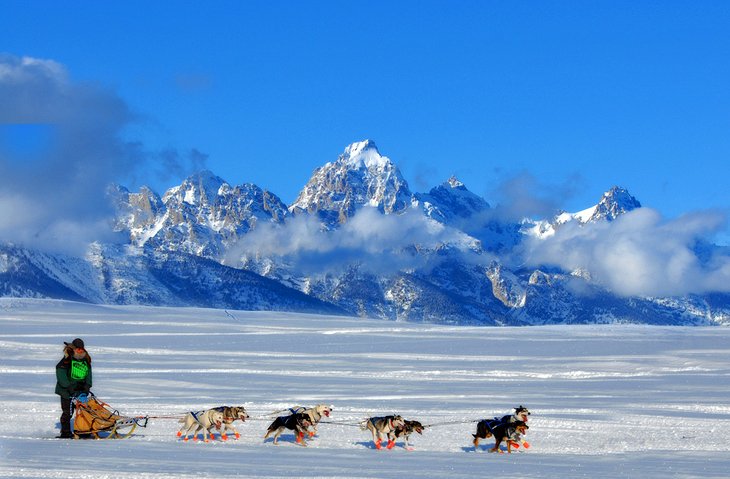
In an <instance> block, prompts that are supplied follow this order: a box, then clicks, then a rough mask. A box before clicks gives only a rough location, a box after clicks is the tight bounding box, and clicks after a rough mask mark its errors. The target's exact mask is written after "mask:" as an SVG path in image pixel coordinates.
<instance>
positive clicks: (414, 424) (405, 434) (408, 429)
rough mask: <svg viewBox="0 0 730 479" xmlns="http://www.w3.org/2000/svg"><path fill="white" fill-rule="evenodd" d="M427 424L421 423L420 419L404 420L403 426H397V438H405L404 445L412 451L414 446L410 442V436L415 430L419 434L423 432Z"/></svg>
mask: <svg viewBox="0 0 730 479" xmlns="http://www.w3.org/2000/svg"><path fill="white" fill-rule="evenodd" d="M425 427H426V426H424V425H423V424H421V423H420V422H418V421H409V420H408V419H404V420H403V426H398V427H396V428H395V438H396V439H399V438H401V437H402V438H403V441H404V443H405V444H404V446H403V447H405V448H406V449H407V450H409V451H412V450H413V448H412V447H411V446H410V444H408V439H409V438H410V436H411V434H413V433H414V432H417V433H418V434H423V430H424V429H425Z"/></svg>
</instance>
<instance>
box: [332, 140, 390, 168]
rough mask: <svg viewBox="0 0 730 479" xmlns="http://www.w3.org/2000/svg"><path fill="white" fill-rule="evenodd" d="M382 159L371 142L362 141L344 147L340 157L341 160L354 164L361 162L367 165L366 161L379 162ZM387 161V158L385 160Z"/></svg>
mask: <svg viewBox="0 0 730 479" xmlns="http://www.w3.org/2000/svg"><path fill="white" fill-rule="evenodd" d="M381 158H384V157H383V156H381V155H380V151H378V147H377V146H376V145H375V142H374V141H373V140H363V141H358V142H355V143H351V144H349V145H347V147H345V151H344V152H343V153H342V155H340V159H341V160H345V161H349V162H352V163H356V162H359V161H362V162H363V163H365V166H368V165H367V161H368V160H370V161H372V160H376V161H377V160H380V159H381ZM385 159H386V160H387V158H385Z"/></svg>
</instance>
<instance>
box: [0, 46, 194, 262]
mask: <svg viewBox="0 0 730 479" xmlns="http://www.w3.org/2000/svg"><path fill="white" fill-rule="evenodd" d="M0 105H2V107H1V108H0V240H3V241H10V242H14V243H19V244H23V245H27V246H29V247H34V248H39V249H43V250H46V251H59V252H67V253H71V254H79V253H82V252H83V251H84V249H85V247H86V245H87V244H88V243H90V242H92V241H115V240H116V239H117V238H116V235H115V234H114V233H113V231H112V230H111V227H110V221H109V219H110V218H111V217H112V215H113V214H114V211H113V209H112V205H111V204H110V203H109V201H108V199H107V195H106V190H107V187H108V186H109V185H110V184H111V183H113V182H118V183H124V182H127V181H128V180H129V181H132V182H134V179H135V178H137V177H144V176H145V175H147V174H148V171H152V172H155V173H157V174H160V172H167V173H169V172H172V173H175V172H182V171H184V170H185V168H184V167H183V166H181V165H183V164H184V163H185V162H186V161H187V162H189V163H191V164H192V165H193V167H197V166H200V165H204V163H205V160H206V156H205V155H204V154H202V153H200V152H198V151H197V150H192V151H191V152H190V153H189V154H187V155H181V154H179V153H178V152H177V151H175V150H172V149H171V150H167V151H164V152H161V153H150V152H146V151H144V148H143V145H142V144H141V143H139V142H133V141H128V140H125V139H124V132H125V129H126V128H128V127H129V126H130V125H132V124H133V123H135V122H138V121H140V120H141V118H140V117H139V116H138V115H136V114H135V113H134V112H133V111H132V110H131V109H130V107H129V106H128V105H127V103H126V102H125V101H124V100H123V99H122V98H120V97H119V96H118V95H117V94H116V93H114V92H113V91H111V90H109V89H107V88H104V87H102V86H100V85H96V84H91V83H83V82H74V81H72V80H71V79H70V78H69V74H68V72H67V70H66V68H65V67H64V66H63V65H61V64H59V63H57V62H55V61H52V60H43V59H37V58H29V57H22V58H21V57H16V56H12V55H0Z"/></svg>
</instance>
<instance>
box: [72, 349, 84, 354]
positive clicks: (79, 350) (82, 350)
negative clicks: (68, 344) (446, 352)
mask: <svg viewBox="0 0 730 479" xmlns="http://www.w3.org/2000/svg"><path fill="white" fill-rule="evenodd" d="M74 351H76V352H77V353H83V352H84V348H74Z"/></svg>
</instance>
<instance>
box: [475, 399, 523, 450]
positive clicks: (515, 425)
mask: <svg viewBox="0 0 730 479" xmlns="http://www.w3.org/2000/svg"><path fill="white" fill-rule="evenodd" d="M529 415H530V411H529V410H528V409H527V408H526V407H524V406H519V407H516V408H515V412H514V414H508V415H506V416H502V417H501V418H499V417H495V418H493V419H482V420H481V421H479V423H477V431H476V434H472V436H474V441H473V444H474V447H475V448H477V447H479V440H480V439H486V438H488V437H492V436H494V440H495V444H494V447H493V448H491V449H490V452H498V451H499V445H500V444H501V443H502V441H504V440H506V441H507V452H509V453H511V452H512V446H513V445H515V444H520V443H524V441H523V440H522V436H523V435H525V434H526V433H527V430H528V429H529V426H528V425H527V416H529Z"/></svg>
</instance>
